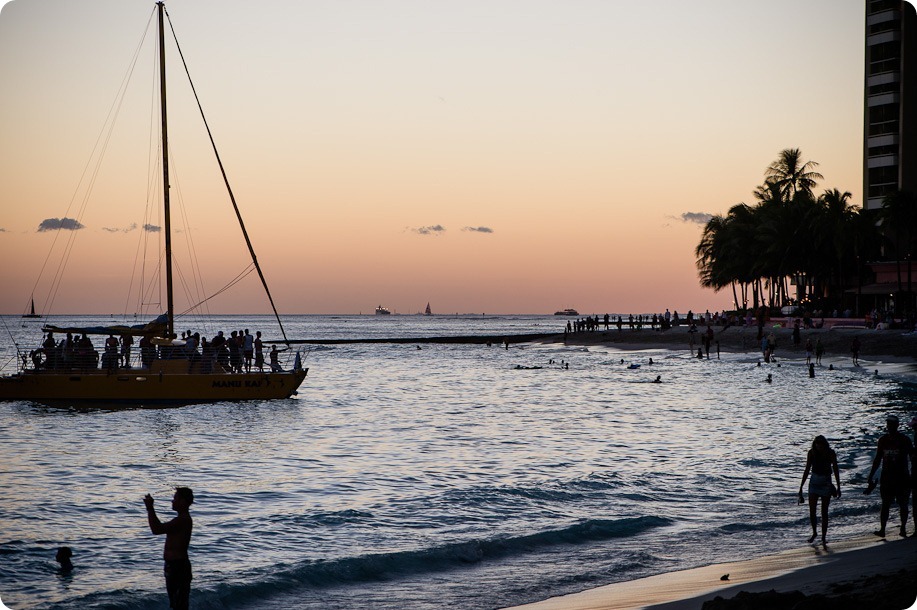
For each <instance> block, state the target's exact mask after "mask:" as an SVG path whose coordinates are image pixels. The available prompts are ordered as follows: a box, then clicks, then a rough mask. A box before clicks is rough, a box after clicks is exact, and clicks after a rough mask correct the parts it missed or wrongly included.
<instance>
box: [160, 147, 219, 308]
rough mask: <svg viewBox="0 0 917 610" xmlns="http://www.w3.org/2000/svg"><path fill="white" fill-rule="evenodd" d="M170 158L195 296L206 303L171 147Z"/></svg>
mask: <svg viewBox="0 0 917 610" xmlns="http://www.w3.org/2000/svg"><path fill="white" fill-rule="evenodd" d="M169 159H170V161H171V164H172V169H173V172H172V175H173V176H174V177H175V180H174V182H175V191H176V199H178V211H179V214H180V215H181V219H182V222H183V223H184V227H185V231H184V237H185V247H186V248H187V249H188V258H189V260H190V266H191V279H192V282H193V283H192V286H193V288H194V292H195V294H194V298H195V299H198V300H199V301H200V302H201V303H205V302H206V301H205V300H201V299H203V298H204V295H205V294H206V292H207V291H206V289H205V287H204V278H203V275H202V274H201V267H200V262H199V259H198V257H197V250H196V249H195V247H194V237H193V234H192V231H191V223H190V222H189V220H188V208H187V206H186V205H185V198H184V195H183V194H182V190H181V181H180V180H179V178H178V170H177V168H176V166H177V163H176V160H175V159H176V158H175V155H174V153H173V152H172V150H171V147H170V150H169ZM173 254H174V251H173ZM185 291H186V294H187V295H189V296H190V294H191V291H190V290H188V288H187V287H186V288H185ZM189 300H190V299H189ZM207 313H208V314H209V313H210V311H209V309H208V311H207Z"/></svg>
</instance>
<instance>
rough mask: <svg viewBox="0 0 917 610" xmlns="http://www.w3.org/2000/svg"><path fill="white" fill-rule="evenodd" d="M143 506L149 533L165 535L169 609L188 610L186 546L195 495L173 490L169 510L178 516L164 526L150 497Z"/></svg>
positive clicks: (188, 590)
mask: <svg viewBox="0 0 917 610" xmlns="http://www.w3.org/2000/svg"><path fill="white" fill-rule="evenodd" d="M143 503H144V504H145V505H146V516H147V521H148V522H149V524H150V531H151V532H153V533H154V534H156V535H157V536H158V535H159V534H165V535H166V543H165V545H164V547H163V550H162V559H163V561H164V562H165V566H164V567H163V572H164V574H165V577H166V592H168V594H169V607H170V608H173V609H174V610H187V608H188V599H189V597H190V594H191V578H192V576H191V560H190V559H189V558H188V546H189V545H190V544H191V530H192V528H193V526H194V523H193V521H192V519H191V512H190V509H191V505H192V504H193V503H194V492H193V491H191V488H189V487H176V488H175V495H174V496H173V497H172V510H174V511H175V512H176V513H178V516H176V517H175V518H174V519H172V520H171V521H169V522H167V523H163V522H161V521H160V520H159V517H158V516H156V509H155V508H154V507H153V497H152V496H151V495H150V494H147V495H146V496H144V497H143Z"/></svg>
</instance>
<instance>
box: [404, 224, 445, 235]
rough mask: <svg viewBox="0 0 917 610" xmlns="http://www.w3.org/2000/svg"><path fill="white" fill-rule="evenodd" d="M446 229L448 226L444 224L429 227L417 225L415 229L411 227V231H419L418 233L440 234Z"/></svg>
mask: <svg viewBox="0 0 917 610" xmlns="http://www.w3.org/2000/svg"><path fill="white" fill-rule="evenodd" d="M445 230H446V227H444V226H443V225H431V226H428V227H417V228H415V229H411V231H413V232H414V233H417V234H418V235H439V234H441V233H443V232H444V231H445Z"/></svg>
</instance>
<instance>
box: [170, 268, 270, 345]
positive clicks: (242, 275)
mask: <svg viewBox="0 0 917 610" xmlns="http://www.w3.org/2000/svg"><path fill="white" fill-rule="evenodd" d="M254 270H255V268H254V264H253V263H249V264H248V267H246V268H245V269H244V270H242V271H241V272H240V273H239V275H237V276H236V277H235V278H233V279H232V280H230V281H229V283H228V284H226V285H225V286H223V287H222V288H220V289H219V290H217V291H216V292H214V293H213V294H212V295H210V296H209V297H207V298H206V299H204V300H203V301H201V302H200V303H196V304H194V305H192V306H191V307H189V308H188V309H186V310H185V311H183V312H181V313H180V314H178V315H180V316H183V315H185V314H186V313H188V312H189V311H193V310H195V309H197V308H198V307H200V306H201V305H203V304H204V303H206V302H207V301H209V300H210V299H213V298H215V297H218V296H220V295H221V294H223V293H224V292H226V291H227V290H229V289H230V288H232V287H233V286H235V285H236V284H238V283H239V282H241V281H242V280H244V279H245V278H247V277H248V276H249V275H251V272H252V271H254ZM284 340H286V337H284Z"/></svg>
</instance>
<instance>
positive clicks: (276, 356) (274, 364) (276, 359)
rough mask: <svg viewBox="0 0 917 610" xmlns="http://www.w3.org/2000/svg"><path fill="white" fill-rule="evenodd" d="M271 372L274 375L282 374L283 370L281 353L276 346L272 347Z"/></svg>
mask: <svg viewBox="0 0 917 610" xmlns="http://www.w3.org/2000/svg"><path fill="white" fill-rule="evenodd" d="M271 372H272V373H282V372H283V369H282V368H281V367H280V352H279V351H278V350H277V346H276V345H272V346H271Z"/></svg>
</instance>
